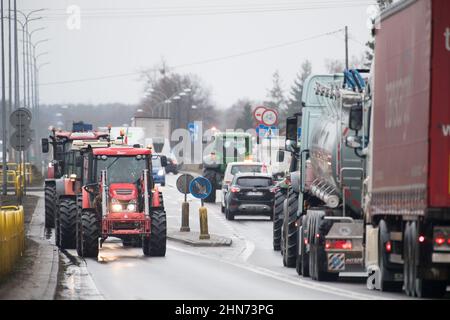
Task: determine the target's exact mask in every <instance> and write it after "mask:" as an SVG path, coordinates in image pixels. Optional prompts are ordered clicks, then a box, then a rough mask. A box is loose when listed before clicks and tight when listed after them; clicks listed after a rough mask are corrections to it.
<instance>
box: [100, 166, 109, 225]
mask: <svg viewBox="0 0 450 320" xmlns="http://www.w3.org/2000/svg"><path fill="white" fill-rule="evenodd" d="M101 183H102V216H103V217H104V216H106V215H107V212H106V210H107V207H106V206H107V203H108V198H107V197H108V193H107V192H106V170H102V173H101Z"/></svg>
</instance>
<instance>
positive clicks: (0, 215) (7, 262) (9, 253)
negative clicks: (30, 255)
mask: <svg viewBox="0 0 450 320" xmlns="http://www.w3.org/2000/svg"><path fill="white" fill-rule="evenodd" d="M24 250H25V227H24V212H23V207H22V206H6V207H0V278H2V277H4V276H5V275H7V274H8V273H9V272H11V270H12V269H13V267H14V264H15V263H16V262H17V260H18V259H19V257H21V256H22V255H23V252H24Z"/></svg>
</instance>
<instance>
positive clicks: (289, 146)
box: [285, 140, 295, 152]
mask: <svg viewBox="0 0 450 320" xmlns="http://www.w3.org/2000/svg"><path fill="white" fill-rule="evenodd" d="M294 144H295V142H294V141H293V140H286V145H285V149H286V151H287V152H295V147H294Z"/></svg>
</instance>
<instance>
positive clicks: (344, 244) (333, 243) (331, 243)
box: [325, 240, 353, 250]
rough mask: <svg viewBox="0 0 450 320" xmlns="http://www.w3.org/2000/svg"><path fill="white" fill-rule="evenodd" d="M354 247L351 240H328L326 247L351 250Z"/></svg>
mask: <svg viewBox="0 0 450 320" xmlns="http://www.w3.org/2000/svg"><path fill="white" fill-rule="evenodd" d="M352 247H353V245H352V241H351V240H327V241H325V249H338V250H351V249H352Z"/></svg>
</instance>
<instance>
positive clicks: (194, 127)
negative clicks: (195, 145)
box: [188, 122, 198, 142]
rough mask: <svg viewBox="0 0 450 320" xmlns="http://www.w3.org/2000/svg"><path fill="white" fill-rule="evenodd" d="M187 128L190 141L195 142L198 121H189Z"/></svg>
mask: <svg viewBox="0 0 450 320" xmlns="http://www.w3.org/2000/svg"><path fill="white" fill-rule="evenodd" d="M188 129H189V133H190V136H191V142H196V141H197V140H198V123H196V122H189V123H188Z"/></svg>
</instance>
